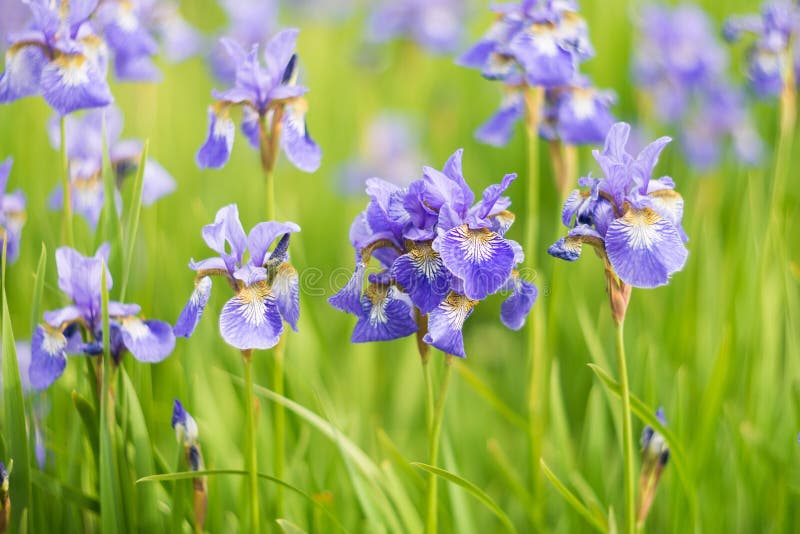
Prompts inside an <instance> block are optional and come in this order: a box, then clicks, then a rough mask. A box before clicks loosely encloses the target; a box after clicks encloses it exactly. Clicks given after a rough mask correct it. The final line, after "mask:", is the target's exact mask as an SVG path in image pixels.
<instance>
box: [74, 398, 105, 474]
mask: <svg viewBox="0 0 800 534" xmlns="http://www.w3.org/2000/svg"><path fill="white" fill-rule="evenodd" d="M72 404H73V405H74V406H75V409H76V410H77V411H78V415H79V416H80V418H81V422H82V423H83V427H84V428H85V429H86V435H87V436H88V438H89V445H90V446H91V447H92V452H93V453H94V457H95V458H97V459H99V458H100V445H99V444H100V430H99V427H98V423H97V410H95V409H94V406H92V404H91V403H90V402H89V401H88V400H87V399H86V397H84V396H82V395H81V394H80V393H78V392H77V391H73V392H72Z"/></svg>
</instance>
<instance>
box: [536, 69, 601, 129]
mask: <svg viewBox="0 0 800 534" xmlns="http://www.w3.org/2000/svg"><path fill="white" fill-rule="evenodd" d="M616 101H617V96H616V94H615V93H614V92H613V91H602V90H599V89H596V88H594V87H593V86H592V85H591V82H590V81H589V79H588V78H587V77H585V76H577V77H576V78H575V80H573V82H572V83H571V84H568V85H562V86H559V87H552V88H548V89H547V90H546V91H545V106H544V117H543V120H542V123H541V124H540V126H539V135H541V136H542V137H543V138H545V139H547V140H549V141H554V140H561V141H562V142H564V143H565V144H568V145H589V144H591V145H598V144H600V143H602V142H603V140H604V139H605V138H606V134H607V133H608V130H609V129H610V128H611V125H612V124H614V116H613V115H612V114H611V109H610V108H611V106H612V105H614V104H615V103H616Z"/></svg>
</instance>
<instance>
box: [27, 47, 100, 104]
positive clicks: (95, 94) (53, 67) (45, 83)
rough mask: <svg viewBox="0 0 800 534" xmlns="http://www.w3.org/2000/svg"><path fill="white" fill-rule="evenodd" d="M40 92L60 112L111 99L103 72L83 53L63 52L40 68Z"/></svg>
mask: <svg viewBox="0 0 800 534" xmlns="http://www.w3.org/2000/svg"><path fill="white" fill-rule="evenodd" d="M41 83H42V94H43V96H44V99H45V101H47V103H48V104H50V105H51V106H52V107H53V108H54V109H55V110H56V111H58V113H59V114H61V115H66V114H68V113H72V112H73V111H75V110H78V109H88V108H99V107H103V106H107V105H109V104H110V103H111V102H113V101H114V98H113V97H112V96H111V90H110V89H109V87H108V84H107V83H106V81H105V79H104V78H103V75H102V73H100V72H99V71H98V69H97V66H96V65H94V64H93V63H92V62H91V61H90V60H89V59H88V58H87V57H86V56H83V55H80V54H75V55H68V54H64V55H61V56H58V57H56V58H55V59H54V60H53V61H51V62H50V63H48V64H47V65H46V66H45V67H44V68H43V69H42V79H41Z"/></svg>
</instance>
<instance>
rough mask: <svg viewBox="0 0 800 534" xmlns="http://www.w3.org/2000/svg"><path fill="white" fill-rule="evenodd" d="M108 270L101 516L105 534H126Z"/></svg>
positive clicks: (104, 304)
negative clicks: (113, 388) (114, 400)
mask: <svg viewBox="0 0 800 534" xmlns="http://www.w3.org/2000/svg"><path fill="white" fill-rule="evenodd" d="M105 273H106V266H105V265H103V266H102V269H101V272H100V277H101V279H102V282H101V286H100V299H101V304H102V316H103V363H102V372H103V381H102V384H103V386H102V387H103V390H102V391H101V392H100V433H99V434H100V473H98V478H99V480H100V512H101V513H100V516H101V524H102V527H103V532H126V529H125V522H124V511H123V508H122V499H121V496H120V492H119V487H118V481H119V475H118V471H117V469H118V467H117V462H116V458H117V455H116V447H115V441H116V435H115V434H116V430H115V429H116V423H115V418H114V407H113V406H112V404H111V403H112V397H111V394H110V390H111V384H112V380H111V375H112V373H113V371H114V363H113V362H112V360H111V347H110V338H111V335H110V332H111V326H110V321H109V316H108V301H109V299H108V284H107V281H106V275H105Z"/></svg>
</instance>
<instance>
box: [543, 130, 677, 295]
mask: <svg viewBox="0 0 800 534" xmlns="http://www.w3.org/2000/svg"><path fill="white" fill-rule="evenodd" d="M629 134H630V126H629V125H628V124H626V123H622V122H620V123H617V124H615V125H614V126H613V127H612V128H611V130H610V131H609V132H608V136H607V137H606V144H605V148H604V149H603V152H599V151H597V150H595V151H594V157H595V159H596V160H597V162H598V163H599V164H600V168H601V169H602V170H603V174H604V176H603V177H602V178H600V179H595V178H591V177H588V178H581V180H580V181H579V183H580V184H581V185H582V186H585V187H588V188H589V190H586V191H580V190H575V191H573V192H572V194H570V196H569V198H567V200H566V202H565V203H564V209H563V212H562V221H563V223H564V225H565V226H567V227H568V228H569V229H570V230H569V233H568V234H567V236H566V237H563V238H561V239H559V240H558V241H557V242H556V243H555V244H554V245H551V246H550V248H549V249H548V250H547V252H548V253H549V254H550V255H552V256H555V257H557V258H561V259H563V260H567V261H575V260H577V259H578V258H579V257H580V253H581V246H582V245H583V244H588V245H591V246H593V247H594V248H595V249H596V250H597V252H598V253H599V254H600V255H601V257H603V258H604V260H605V261H606V262H607V266H608V267H610V268H611V269H612V270H613V271H612V272H613V273H614V274H615V275H616V276H617V277H618V278H619V280H621V282H622V283H624V284H627V285H628V286H633V287H657V286H661V285H664V284H666V283H667V282H668V281H669V278H670V276H671V275H672V274H673V273H675V272H677V271H680V270H681V269H682V268H683V266H684V264H685V263H686V258H687V256H688V254H689V253H688V251H687V250H686V246H685V245H684V242H685V241H687V240H688V239H687V237H686V234H685V232H684V231H683V228H682V226H681V219H682V218H683V198H682V197H681V196H680V195H679V194H678V193H677V192H675V191H674V182H673V181H672V178H670V177H668V176H664V177H661V178H658V179H652V178H651V174H652V172H653V168H654V167H655V165H656V162H657V161H658V156H659V154H660V153H661V151H662V150H663V149H664V147H665V146H666V145H667V143H669V142H670V138H669V137H662V138H660V139H658V140H656V141H654V142H653V143H651V144H649V145H648V146H646V147H645V148H644V150H642V152H641V153H640V154H639V155H638V156H637V157H636V158H634V157H633V156H632V155H631V154H628V153H627V152H626V150H625V145H626V144H627V142H628V136H629Z"/></svg>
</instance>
